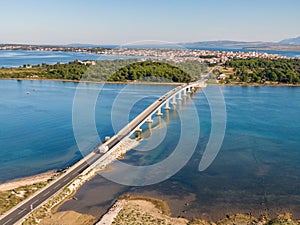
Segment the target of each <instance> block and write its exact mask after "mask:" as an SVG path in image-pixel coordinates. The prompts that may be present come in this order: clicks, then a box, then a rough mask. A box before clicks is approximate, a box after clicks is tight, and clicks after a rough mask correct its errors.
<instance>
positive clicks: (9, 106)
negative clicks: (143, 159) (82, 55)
mask: <svg viewBox="0 0 300 225" xmlns="http://www.w3.org/2000/svg"><path fill="white" fill-rule="evenodd" d="M124 87H126V85H109V84H106V85H105V86H104V87H103V85H102V84H90V83H87V84H82V85H81V87H80V88H81V91H82V92H84V93H87V94H89V92H93V91H98V90H99V89H101V90H102V91H101V93H100V96H99V99H98V102H97V106H96V112H95V118H96V123H97V129H98V133H99V135H100V139H101V140H103V139H104V138H105V136H106V135H110V136H111V135H112V134H113V133H114V131H113V128H112V125H111V122H110V121H111V119H110V110H111V107H112V104H113V100H114V98H115V97H116V96H117V95H118V93H119V92H120V91H121V90H123V89H124ZM76 88H77V84H76V83H71V82H50V81H49V82H48V81H6V80H1V81H0V92H1V94H0V127H1V129H0V146H1V147H0V168H1V173H0V182H3V181H6V180H10V179H14V178H18V177H23V176H29V175H33V174H37V173H40V172H44V171H48V170H52V169H61V168H64V167H66V166H68V165H70V164H72V163H74V162H75V161H77V160H78V159H80V158H81V157H82V153H81V152H80V151H79V150H78V148H77V145H76V141H75V138H74V135H73V128H72V104H73V99H74V94H75V91H76ZM170 88H171V87H169V86H137V85H134V86H132V88H130V90H128V88H127V89H126V90H124V91H123V93H124V92H125V93H127V92H131V93H132V94H134V95H136V96H140V98H141V99H143V98H144V97H145V98H146V99H145V101H141V102H140V104H137V106H136V107H133V109H132V111H131V113H130V117H131V118H132V117H133V116H134V115H137V113H139V112H141V110H143V109H144V108H145V107H146V106H147V104H150V103H151V102H152V101H153V100H154V99H155V98H158V96H159V95H161V94H163V93H164V92H165V91H167V90H168V89H170ZM27 92H29V93H30V94H26V93H27ZM148 96H150V97H148ZM127 101H128V102H130V99H127ZM128 102H126V101H123V102H122V104H124V105H123V107H126V106H127V105H128ZM119 113H120V114H122V112H119ZM117 116H118V115H117ZM119 122H120V123H121V122H122V124H125V123H126V122H127V121H119ZM84 138H86V140H87V141H90V144H89V145H87V149H86V152H83V153H87V152H88V151H90V150H91V148H92V147H94V146H95V145H96V144H97V139H93V137H89V136H88V134H87V135H85V136H84Z"/></svg>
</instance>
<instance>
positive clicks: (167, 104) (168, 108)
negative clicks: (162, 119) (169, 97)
mask: <svg viewBox="0 0 300 225" xmlns="http://www.w3.org/2000/svg"><path fill="white" fill-rule="evenodd" d="M164 109H165V110H170V105H169V101H166V106H165V108H164Z"/></svg>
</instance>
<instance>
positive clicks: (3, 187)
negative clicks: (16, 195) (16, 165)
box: [0, 170, 59, 192]
mask: <svg viewBox="0 0 300 225" xmlns="http://www.w3.org/2000/svg"><path fill="white" fill-rule="evenodd" d="M58 174H59V173H58V172H57V171H54V170H51V171H48V172H44V173H39V174H36V175H32V176H28V177H21V178H16V179H13V180H8V181H5V182H4V183H0V192H2V191H9V190H13V189H16V188H19V187H22V186H28V185H33V184H36V183H40V182H44V181H47V180H49V179H51V178H52V177H53V176H56V175H58Z"/></svg>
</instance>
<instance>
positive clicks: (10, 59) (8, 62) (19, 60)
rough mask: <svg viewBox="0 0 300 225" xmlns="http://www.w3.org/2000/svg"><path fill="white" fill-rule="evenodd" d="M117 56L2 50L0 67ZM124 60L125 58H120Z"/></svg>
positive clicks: (0, 52) (113, 57) (114, 57)
mask: <svg viewBox="0 0 300 225" xmlns="http://www.w3.org/2000/svg"><path fill="white" fill-rule="evenodd" d="M116 58H120V57H118V56H105V55H96V54H87V53H80V52H49V51H26V50H2V51H0V68H1V67H19V66H23V65H24V64H26V65H27V64H30V65H37V64H42V63H46V64H55V63H57V62H61V63H67V62H71V61H74V60H76V59H78V60H96V59H98V60H103V59H108V60H110V59H116ZM122 58H126V57H122Z"/></svg>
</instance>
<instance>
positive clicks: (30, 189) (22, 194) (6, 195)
mask: <svg viewBox="0 0 300 225" xmlns="http://www.w3.org/2000/svg"><path fill="white" fill-rule="evenodd" d="M46 184H47V182H41V183H37V184H33V185H28V186H23V187H19V188H16V189H14V190H9V191H2V192H0V205H1V207H0V215H2V214H3V213H5V212H6V211H8V210H9V209H11V208H12V207H14V206H16V205H17V204H19V203H20V202H21V201H23V200H24V199H26V198H28V197H29V196H30V195H32V194H33V193H34V192H36V191H37V190H39V189H41V188H42V187H44V186H46Z"/></svg>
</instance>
